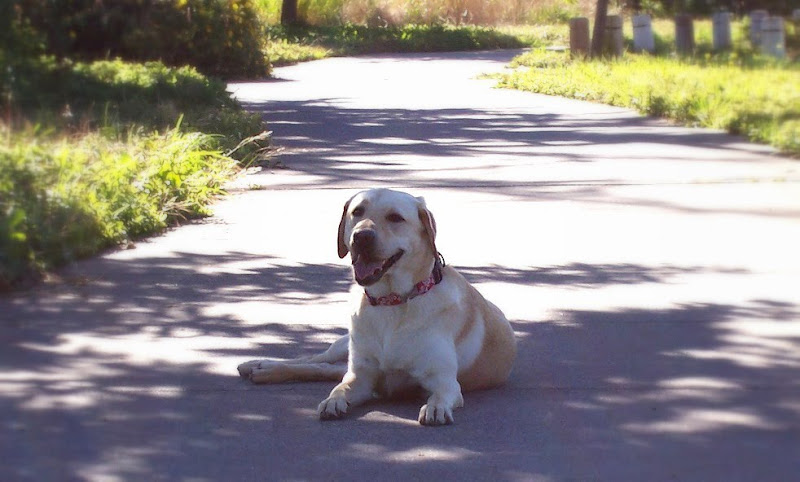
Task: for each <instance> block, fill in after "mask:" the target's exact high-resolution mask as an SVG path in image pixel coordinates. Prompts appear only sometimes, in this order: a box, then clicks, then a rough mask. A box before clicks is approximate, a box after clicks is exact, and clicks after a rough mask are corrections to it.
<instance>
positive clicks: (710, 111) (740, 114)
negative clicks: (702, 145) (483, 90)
mask: <svg viewBox="0 0 800 482" xmlns="http://www.w3.org/2000/svg"><path fill="white" fill-rule="evenodd" d="M706 23H707V22H701V23H700V24H699V27H698V29H697V36H696V39H697V43H698V48H697V52H698V54H696V55H695V56H694V57H685V58H679V57H676V56H675V55H674V53H673V52H672V51H671V47H669V46H670V45H671V44H672V37H671V35H672V34H671V31H670V30H669V29H667V28H666V22H657V23H656V27H655V29H654V30H655V31H656V32H657V33H658V37H657V38H658V41H657V50H659V52H660V55H656V56H650V55H637V54H631V53H626V54H625V55H624V56H623V57H622V58H620V59H617V60H599V61H591V60H583V59H572V58H570V57H569V54H568V53H562V52H552V51H546V50H544V49H543V48H537V49H534V50H532V51H531V52H529V53H526V54H524V55H522V56H520V57H518V58H517V59H515V60H514V63H513V65H514V66H517V67H527V69H524V70H520V69H518V70H517V71H515V72H513V73H510V74H504V75H502V76H500V85H501V86H502V87H508V88H514V89H520V90H527V91H532V92H538V93H543V94H548V95H558V96H564V97H572V98H577V99H583V100H589V101H595V102H602V103H606V104H611V105H616V106H622V107H629V108H634V109H636V110H638V111H639V112H641V113H643V114H647V115H653V116H659V117H667V118H670V119H673V120H676V121H678V122H681V123H683V124H686V125H691V126H702V127H710V128H716V129H722V130H725V131H727V132H729V133H732V134H738V135H743V136H745V137H747V138H748V139H749V140H751V141H755V142H761V143H766V144H770V145H772V146H774V147H776V148H777V149H779V150H781V151H783V152H785V153H788V154H792V155H800V89H798V86H800V65H798V64H797V63H792V62H789V61H778V60H774V59H769V58H765V57H763V56H760V55H757V54H754V53H753V52H752V51H750V50H749V46H748V45H747V44H746V43H745V42H744V40H743V36H742V30H743V28H742V26H741V25H738V26H737V27H736V28H734V33H735V35H734V43H735V44H736V45H738V46H739V47H738V48H737V49H736V50H734V51H733V52H729V53H725V54H716V55H713V54H712V53H711V45H710V42H711V41H710V33H709V32H710V24H709V25H706ZM628 41H629V42H630V39H628Z"/></svg>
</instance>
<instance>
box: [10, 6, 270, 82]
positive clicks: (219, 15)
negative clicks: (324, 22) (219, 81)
mask: <svg viewBox="0 0 800 482" xmlns="http://www.w3.org/2000/svg"><path fill="white" fill-rule="evenodd" d="M10 2H11V3H13V4H15V8H16V10H17V11H18V12H20V15H19V19H18V22H17V23H20V24H27V23H29V24H30V25H31V26H32V27H33V28H34V29H36V30H37V31H38V32H40V33H41V34H42V35H43V36H44V38H45V45H46V49H47V51H48V52H50V53H52V54H54V55H55V56H56V57H58V58H65V57H70V58H81V59H84V60H90V59H101V58H109V57H111V58H113V57H121V58H124V59H128V60H139V61H146V60H160V61H162V62H164V63H165V64H167V65H172V66H181V65H193V66H195V67H196V68H197V69H198V70H199V71H200V72H202V73H204V74H207V75H215V76H220V77H223V78H232V77H261V76H265V75H268V73H269V65H268V63H267V61H266V60H265V57H264V53H263V47H264V45H263V39H262V35H261V33H262V32H261V23H260V21H259V19H258V17H257V15H256V12H255V10H254V8H253V5H252V3H251V0H163V1H157V2H150V1H148V2H143V1H141V0H115V1H114V2H97V1H95V0H50V1H48V2H42V1H41V0H10Z"/></svg>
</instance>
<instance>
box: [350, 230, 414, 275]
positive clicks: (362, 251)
mask: <svg viewBox="0 0 800 482" xmlns="http://www.w3.org/2000/svg"><path fill="white" fill-rule="evenodd" d="M376 239H377V235H376V233H375V231H373V230H371V229H364V230H361V231H356V232H355V233H353V242H352V243H351V244H352V245H351V246H350V256H351V259H352V261H353V276H354V277H355V279H356V283H358V284H359V285H361V286H369V285H371V284H374V283H377V282H378V281H379V280H380V279H381V278H382V277H383V275H384V274H386V272H387V271H388V270H389V268H391V267H392V266H393V265H394V264H395V263H396V262H397V260H398V259H400V258H401V257H402V256H403V253H404V251H403V250H402V249H401V250H398V251H397V252H396V253H395V254H393V255H392V256H390V257H389V258H385V259H384V258H381V257H379V256H377V255H376V254H375V240H376Z"/></svg>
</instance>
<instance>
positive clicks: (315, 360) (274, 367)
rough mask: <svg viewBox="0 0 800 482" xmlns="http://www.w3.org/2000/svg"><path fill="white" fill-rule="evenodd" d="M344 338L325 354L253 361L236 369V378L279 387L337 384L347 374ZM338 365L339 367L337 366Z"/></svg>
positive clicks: (346, 350)
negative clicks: (283, 384) (285, 384)
mask: <svg viewBox="0 0 800 482" xmlns="http://www.w3.org/2000/svg"><path fill="white" fill-rule="evenodd" d="M349 340H350V337H349V336H348V335H344V336H342V337H340V338H339V339H338V340H336V341H335V342H333V343H332V344H331V346H330V347H328V349H327V350H325V351H324V352H322V353H320V354H318V355H313V356H310V357H304V358H294V359H291V360H252V361H249V362H245V363H242V364H241V365H239V367H238V370H239V375H241V376H242V377H244V378H249V379H250V380H252V381H253V383H281V382H288V381H316V380H335V381H340V380H341V379H342V377H343V376H344V374H345V372H346V371H347V366H346V365H345V364H344V362H346V361H347V352H348V343H349ZM337 363H340V365H338V366H337V365H336V364H337Z"/></svg>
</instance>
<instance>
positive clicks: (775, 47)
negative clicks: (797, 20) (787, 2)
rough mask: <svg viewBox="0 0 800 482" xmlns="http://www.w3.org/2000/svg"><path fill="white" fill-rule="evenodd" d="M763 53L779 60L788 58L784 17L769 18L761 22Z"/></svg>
mask: <svg viewBox="0 0 800 482" xmlns="http://www.w3.org/2000/svg"><path fill="white" fill-rule="evenodd" d="M761 51H762V52H763V53H764V54H765V55H771V56H772V57H776V58H779V59H782V58H784V57H786V36H785V35H784V33H783V17H767V18H765V19H764V20H762V21H761Z"/></svg>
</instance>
